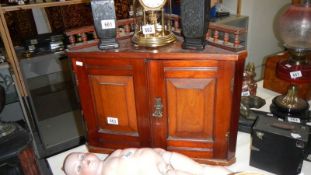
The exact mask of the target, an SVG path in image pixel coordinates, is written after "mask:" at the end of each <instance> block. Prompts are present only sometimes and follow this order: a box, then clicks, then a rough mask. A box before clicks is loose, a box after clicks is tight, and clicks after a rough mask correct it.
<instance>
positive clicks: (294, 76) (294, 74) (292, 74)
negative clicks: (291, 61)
mask: <svg viewBox="0 0 311 175" xmlns="http://www.w3.org/2000/svg"><path fill="white" fill-rule="evenodd" d="M290 77H291V78H292V79H296V78H299V77H302V73H301V71H293V72H290Z"/></svg>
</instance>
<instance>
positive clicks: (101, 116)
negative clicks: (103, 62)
mask: <svg viewBox="0 0 311 175" xmlns="http://www.w3.org/2000/svg"><path fill="white" fill-rule="evenodd" d="M90 82H91V87H92V97H94V99H93V100H94V108H95V115H96V117H97V118H96V119H97V127H98V129H99V130H98V131H99V132H101V133H105V132H127V134H129V133H132V134H133V135H137V117H136V110H135V99H134V87H133V78H132V77H131V76H105V75H92V76H90Z"/></svg>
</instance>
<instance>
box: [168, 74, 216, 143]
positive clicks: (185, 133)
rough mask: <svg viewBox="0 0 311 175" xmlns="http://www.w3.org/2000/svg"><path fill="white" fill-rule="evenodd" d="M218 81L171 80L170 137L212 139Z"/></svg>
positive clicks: (169, 105)
mask: <svg viewBox="0 0 311 175" xmlns="http://www.w3.org/2000/svg"><path fill="white" fill-rule="evenodd" d="M215 82H216V81H215V79H208V78H203V79H191V78H169V79H167V82H166V84H167V85H166V86H167V88H166V89H167V99H168V116H169V118H168V125H169V137H172V138H175V139H177V138H183V139H190V138H191V139H200V140H208V139H211V137H212V134H213V114H214V98H215V97H214V95H215V84H216V83H215Z"/></svg>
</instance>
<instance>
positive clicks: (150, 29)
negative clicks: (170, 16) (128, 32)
mask: <svg viewBox="0 0 311 175" xmlns="http://www.w3.org/2000/svg"><path fill="white" fill-rule="evenodd" d="M142 29H143V34H145V35H148V34H154V33H155V28H154V25H144V26H143V27H142Z"/></svg>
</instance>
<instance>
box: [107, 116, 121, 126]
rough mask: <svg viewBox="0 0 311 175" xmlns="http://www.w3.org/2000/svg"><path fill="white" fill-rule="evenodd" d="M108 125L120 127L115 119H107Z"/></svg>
mask: <svg viewBox="0 0 311 175" xmlns="http://www.w3.org/2000/svg"><path fill="white" fill-rule="evenodd" d="M107 123H108V124H110V125H119V120H118V118H115V117H107Z"/></svg>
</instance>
